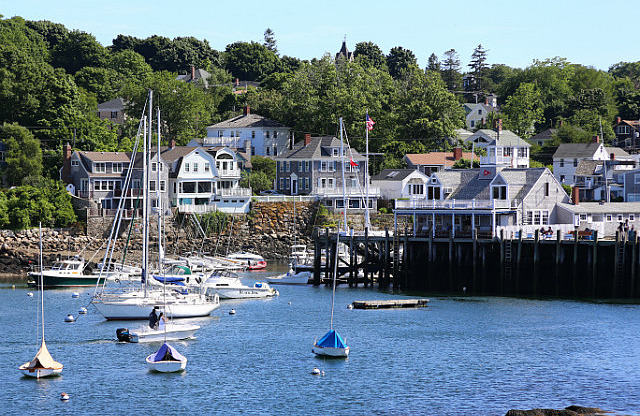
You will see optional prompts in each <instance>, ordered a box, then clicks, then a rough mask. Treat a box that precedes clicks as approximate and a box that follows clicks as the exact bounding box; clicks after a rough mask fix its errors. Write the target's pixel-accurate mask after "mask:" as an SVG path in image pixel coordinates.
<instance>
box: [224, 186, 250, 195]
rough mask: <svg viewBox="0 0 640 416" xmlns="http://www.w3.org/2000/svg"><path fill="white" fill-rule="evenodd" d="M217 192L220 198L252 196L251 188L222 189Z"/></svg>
mask: <svg viewBox="0 0 640 416" xmlns="http://www.w3.org/2000/svg"><path fill="white" fill-rule="evenodd" d="M216 192H217V194H218V195H219V196H251V188H220V189H217V190H216Z"/></svg>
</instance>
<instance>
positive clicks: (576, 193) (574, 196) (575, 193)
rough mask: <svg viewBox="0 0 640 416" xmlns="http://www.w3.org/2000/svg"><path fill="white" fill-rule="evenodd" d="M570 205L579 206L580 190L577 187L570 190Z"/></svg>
mask: <svg viewBox="0 0 640 416" xmlns="http://www.w3.org/2000/svg"><path fill="white" fill-rule="evenodd" d="M571 203H572V204H573V205H579V204H580V188H578V187H577V186H574V187H573V188H571Z"/></svg>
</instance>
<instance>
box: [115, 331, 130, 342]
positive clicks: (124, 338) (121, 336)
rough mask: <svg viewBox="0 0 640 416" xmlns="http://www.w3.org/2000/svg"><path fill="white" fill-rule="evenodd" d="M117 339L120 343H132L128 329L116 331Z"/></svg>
mask: <svg viewBox="0 0 640 416" xmlns="http://www.w3.org/2000/svg"><path fill="white" fill-rule="evenodd" d="M116 337H118V341H120V342H131V336H130V335H129V329H128V328H118V329H116Z"/></svg>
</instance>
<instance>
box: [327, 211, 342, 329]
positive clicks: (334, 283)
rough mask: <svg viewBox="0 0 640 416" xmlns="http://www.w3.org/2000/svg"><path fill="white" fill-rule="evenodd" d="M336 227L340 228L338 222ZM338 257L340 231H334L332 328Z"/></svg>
mask: <svg viewBox="0 0 640 416" xmlns="http://www.w3.org/2000/svg"><path fill="white" fill-rule="evenodd" d="M338 228H340V225H339V224H338ZM338 257H340V233H336V257H335V261H334V264H333V288H332V289H331V323H330V325H329V329H333V308H334V306H335V303H336V276H337V275H338Z"/></svg>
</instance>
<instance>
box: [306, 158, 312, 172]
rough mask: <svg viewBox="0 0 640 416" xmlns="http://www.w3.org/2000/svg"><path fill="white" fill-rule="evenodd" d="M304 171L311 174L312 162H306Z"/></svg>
mask: <svg viewBox="0 0 640 416" xmlns="http://www.w3.org/2000/svg"><path fill="white" fill-rule="evenodd" d="M304 171H305V172H311V162H309V161H308V160H307V161H305V162H304Z"/></svg>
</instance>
